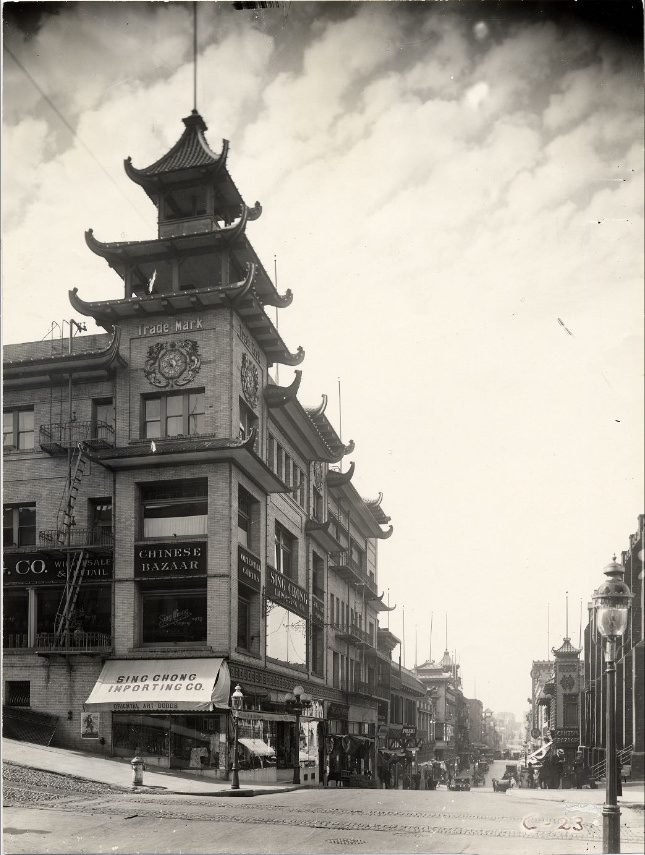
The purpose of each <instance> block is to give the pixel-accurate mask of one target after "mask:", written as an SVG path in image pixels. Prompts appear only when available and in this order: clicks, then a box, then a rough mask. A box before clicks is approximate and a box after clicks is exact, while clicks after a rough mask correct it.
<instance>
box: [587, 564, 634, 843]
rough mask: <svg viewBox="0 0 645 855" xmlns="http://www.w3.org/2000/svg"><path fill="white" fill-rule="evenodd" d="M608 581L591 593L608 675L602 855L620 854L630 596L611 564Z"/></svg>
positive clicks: (619, 569)
mask: <svg viewBox="0 0 645 855" xmlns="http://www.w3.org/2000/svg"><path fill="white" fill-rule="evenodd" d="M604 573H605V576H607V579H606V580H605V581H604V582H602V584H601V585H599V587H598V589H597V590H596V591H594V595H593V602H594V609H595V612H596V627H597V628H598V631H599V632H600V634H601V635H602V637H603V638H604V639H605V673H606V674H607V709H606V713H607V744H606V746H605V766H606V770H605V779H606V782H607V787H606V791H605V804H604V805H603V807H602V851H603V852H604V853H609V852H612V853H616V852H620V809H619V807H618V803H617V795H616V790H617V769H616V656H617V648H618V639H619V638H620V637H621V636H622V635H623V633H624V632H625V629H626V628H627V616H628V614H629V606H630V601H631V598H632V593H631V591H630V590H629V588H628V587H627V585H626V584H625V582H624V581H623V575H624V573H625V571H624V569H623V567H622V566H621V565H620V564H618V562H617V561H616V556H615V555H614V560H613V561H612V562H611V563H610V564H608V565H607V566H606V567H605V570H604Z"/></svg>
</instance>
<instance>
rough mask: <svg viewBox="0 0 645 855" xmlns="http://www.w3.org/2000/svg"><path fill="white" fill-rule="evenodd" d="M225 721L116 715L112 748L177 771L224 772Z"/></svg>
mask: <svg viewBox="0 0 645 855" xmlns="http://www.w3.org/2000/svg"><path fill="white" fill-rule="evenodd" d="M225 722H226V718H225V716H223V715H221V714H217V713H215V714H210V715H204V714H203V713H199V714H185V715H173V716H166V715H141V714H140V713H115V714H114V715H113V718H112V745H113V749H114V753H115V754H116V755H117V756H118V757H132V756H134V754H135V753H137V754H141V756H143V757H154V758H157V760H158V762H159V765H165V766H170V767H172V768H174V769H211V770H216V769H220V768H221V769H224V768H225V755H226V726H225Z"/></svg>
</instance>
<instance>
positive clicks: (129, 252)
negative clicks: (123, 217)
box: [85, 205, 248, 269]
mask: <svg viewBox="0 0 645 855" xmlns="http://www.w3.org/2000/svg"><path fill="white" fill-rule="evenodd" d="M247 219H248V208H247V207H246V205H244V207H243V209H242V214H241V216H240V217H239V218H238V219H237V220H236V221H235V222H234V223H231V225H230V226H224V227H223V228H221V229H213V230H212V231H204V232H196V233H195V234H188V235H176V236H174V237H166V238H153V239H151V240H135V241H116V242H112V243H105V242H103V241H100V240H98V239H97V238H95V237H94V230H93V229H87V231H86V232H85V243H86V244H87V246H88V247H89V249H91V250H92V252H93V253H94V254H95V255H98V256H100V257H101V258H104V259H105V260H106V261H107V262H109V264H110V265H111V266H112V267H115V269H116V268H117V267H118V265H121V264H124V263H126V262H128V261H137V260H142V259H145V260H148V261H164V260H168V259H171V258H174V257H176V256H177V255H179V256H181V255H189V254H195V253H196V252H202V253H204V252H212V251H214V249H215V248H216V247H217V245H218V244H221V243H225V244H229V243H233V242H234V241H235V240H237V239H238V238H239V237H240V235H242V234H243V233H244V230H245V229H246V223H247Z"/></svg>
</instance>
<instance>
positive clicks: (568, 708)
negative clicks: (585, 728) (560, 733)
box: [562, 695, 578, 727]
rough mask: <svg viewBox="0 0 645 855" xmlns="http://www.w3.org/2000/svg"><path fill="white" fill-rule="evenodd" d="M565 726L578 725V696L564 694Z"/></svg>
mask: <svg viewBox="0 0 645 855" xmlns="http://www.w3.org/2000/svg"><path fill="white" fill-rule="evenodd" d="M562 708H563V711H564V721H563V726H564V727H578V696H577V695H563V697H562Z"/></svg>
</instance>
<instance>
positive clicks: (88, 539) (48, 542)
mask: <svg viewBox="0 0 645 855" xmlns="http://www.w3.org/2000/svg"><path fill="white" fill-rule="evenodd" d="M61 537H62V540H61ZM67 537H68V534H67V532H62V530H59V529H56V528H48V529H45V530H44V531H41V532H39V533H38V539H39V541H40V545H41V546H43V547H48V546H49V547H52V546H55V547H57V548H59V549H60V548H61V545H62V546H69V547H71V548H72V549H86V548H88V547H100V548H102V549H113V548H114V534H113V533H112V532H111V531H107V530H106V529H100V528H76V527H72V528H70V530H69V542H68V541H67Z"/></svg>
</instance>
